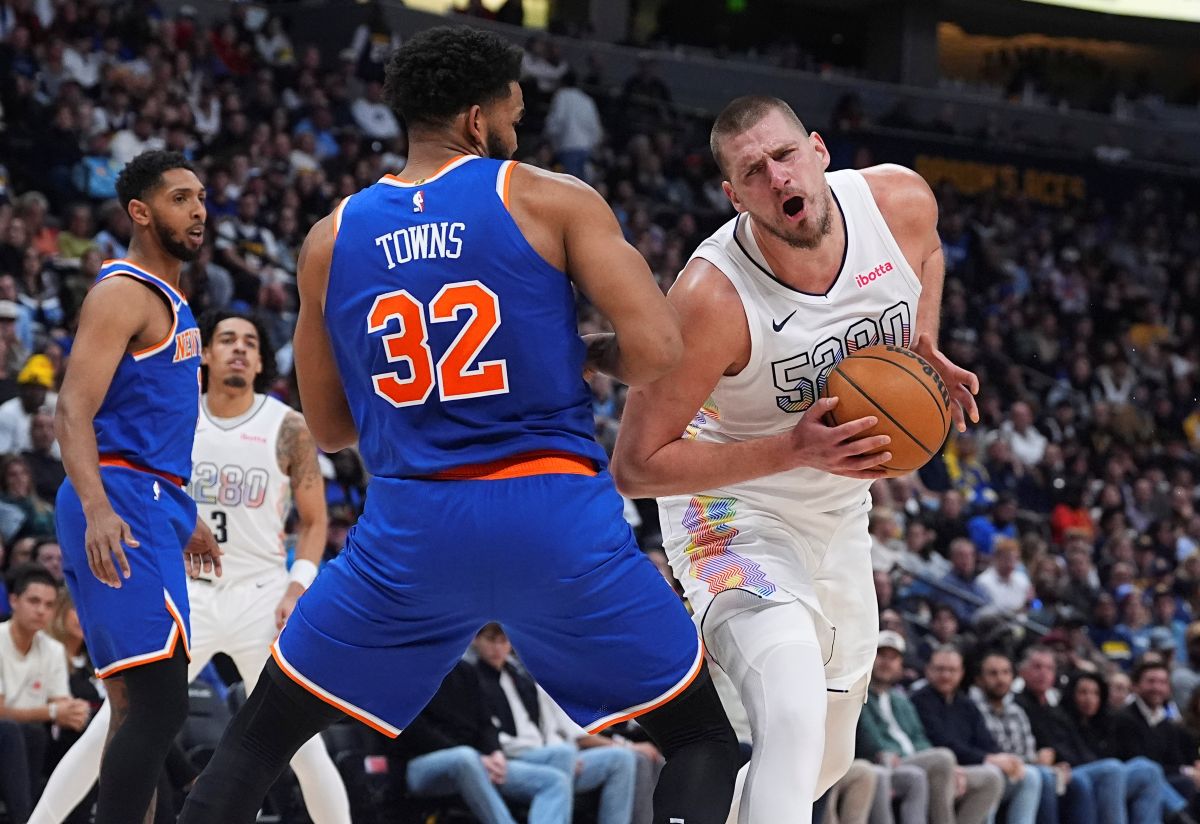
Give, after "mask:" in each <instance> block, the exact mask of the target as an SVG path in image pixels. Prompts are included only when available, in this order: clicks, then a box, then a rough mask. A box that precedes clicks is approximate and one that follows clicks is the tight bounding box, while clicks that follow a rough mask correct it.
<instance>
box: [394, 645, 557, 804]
mask: <svg viewBox="0 0 1200 824" xmlns="http://www.w3.org/2000/svg"><path fill="white" fill-rule="evenodd" d="M395 746H396V748H397V753H398V754H399V755H400V756H401V757H404V758H405V759H406V760H407V764H406V766H405V768H404V776H405V779H406V782H407V785H408V791H409V792H410V793H411V794H412V795H414V796H418V797H438V796H445V795H454V794H458V795H460V796H462V799H463V801H464V802H465V803H466V805H467V807H468V809H470V810H471V813H472V814H473V815H474V816H475V817H476V818H477V819H479V820H480V821H481V822H483V824H516V822H515V820H514V819H513V816H512V813H510V812H509V810H508V807H507V806H506V805H505V803H504V799H506V798H511V799H515V800H518V801H522V802H525V803H527V804H528V805H529V820H528V824H568V822H569V821H570V818H571V816H570V811H571V796H572V790H571V780H570V778H568V777H567V776H565V775H563V774H562V773H561V772H559V771H558V770H556V769H555V768H553V767H547V766H543V765H541V764H531V763H528V762H524V761H515V760H514V761H509V760H508V758H507V757H506V756H505V755H504V750H503V749H501V747H500V739H499V733H498V730H497V729H496V727H495V726H494V725H493V723H492V717H491V713H490V712H489V711H488V706H487V699H486V698H485V696H484V691H483V684H482V683H481V682H480V679H479V671H478V670H477V669H476V667H475V665H474V664H471V663H468V662H467V661H460V662H459V663H458V664H456V665H455V667H454V669H452V670H450V674H449V675H447V676H446V678H445V680H444V681H442V685H441V686H440V687H439V688H438V691H437V692H436V693H434V696H433V698H431V699H430V700H429V703H428V704H427V705H426V707H425V709H423V710H421V713H420V715H418V716H417V717H416V718H414V719H413V721H412V723H411V724H409V726H408V727H407V728H406V729H405V730H404V735H402V736H400V737H399V738H397V739H396V745H395Z"/></svg>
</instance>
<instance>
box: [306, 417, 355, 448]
mask: <svg viewBox="0 0 1200 824" xmlns="http://www.w3.org/2000/svg"><path fill="white" fill-rule="evenodd" d="M308 430H309V432H311V433H312V436H313V440H314V441H316V443H317V448H318V449H320V450H321V451H322V452H325V453H327V454H329V455H332V454H333V453H335V452H341V451H342V450H343V449H349V448H350V447H352V446H354V445H355V444H356V443H358V431H357V430H356V429H355V428H354V426H353V425H345V424H324V425H322V424H318V423H316V421H313V420H309V422H308Z"/></svg>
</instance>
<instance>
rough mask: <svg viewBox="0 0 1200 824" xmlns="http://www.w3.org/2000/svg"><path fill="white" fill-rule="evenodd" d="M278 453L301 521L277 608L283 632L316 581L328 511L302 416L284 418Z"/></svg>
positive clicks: (293, 415)
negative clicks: (301, 600)
mask: <svg viewBox="0 0 1200 824" xmlns="http://www.w3.org/2000/svg"><path fill="white" fill-rule="evenodd" d="M276 452H277V457H278V459H279V465H280V467H281V468H282V469H283V471H284V472H286V473H287V476H288V479H289V480H290V481H291V487H292V502H293V503H294V504H295V505H296V515H297V517H298V520H299V526H298V528H297V533H298V534H297V541H296V559H295V560H294V561H293V562H292V569H291V573H290V575H289V576H288V577H289V583H288V588H287V592H285V593H284V595H283V598H282V599H281V600H280V601H279V604H278V606H276V608H275V625H276V626H277V627H278V628H279V629H283V625H284V624H285V623H287V619H288V618H289V617H290V616H291V614H292V610H293V609H295V608H296V601H298V600H299V599H300V596H301V595H303V594H304V590H306V589H308V587H309V586H310V585H311V584H312V582H313V579H315V578H316V577H317V567H318V565H319V564H320V563H321V555H322V554H324V552H325V533H326V525H327V524H328V520H329V515H328V512H327V511H326V509H325V483H324V481H322V480H321V469H320V467H319V466H317V445H316V443H315V442H314V441H313V437H312V434H311V433H310V432H309V431H308V426H307V425H306V424H305V423H304V417H303V416H302V415H300V413H298V412H291V413H289V414H288V416H287V417H286V418H284V420H283V425H282V427H281V428H280V431H279V440H278V446H277V447H276Z"/></svg>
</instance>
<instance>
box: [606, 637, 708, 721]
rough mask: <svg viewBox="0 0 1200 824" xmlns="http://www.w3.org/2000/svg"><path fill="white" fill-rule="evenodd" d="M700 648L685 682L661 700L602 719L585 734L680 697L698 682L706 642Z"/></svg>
mask: <svg viewBox="0 0 1200 824" xmlns="http://www.w3.org/2000/svg"><path fill="white" fill-rule="evenodd" d="M699 646H700V648H699V650H698V651H697V653H696V660H695V662H694V663H693V664H692V669H691V671H690V672H689V673H688V674H687V675H686V676H685V677H684V679H683V681H681V682H680V683H678V684H676V685H675V686H674V687H672V688H671V689H670V690H669V691H668V692H667V693H666V694H665V695H663V696H662V697H661V698H656V699H654V700H653V701H651V702H650V703H648V704H640V705H638V706H636V707H631V708H630V709H628V710H626V711H624V712H622V713H618V714H617V716H616V717H614V716H611V715H610V716H608V717H607V718H601V719H600V720H599V721H597V722H596V723H595V724H593V725H592V726H590V727H584V732H586V733H588V734H589V735H595V734H596V733H598V732H600V731H601V730H606V729H608V728H609V727H611V726H612V725H613V724H620V723H621V722H622V721H628V720H630V719H631V718H637V717H638V716H639V715H645V714H646V713H648V712H651V711H653V710H656V709H658V708H659V707H661V706H663V705H664V704H667V703H669V702H670V701H673V700H674V699H675V698H677V697H679V695H680V694H682V693H683V691H684V690H686V689H687V688H688V687H690V686H691V685H692V682H693V681H695V680H696V676H697V675H699V674H700V665H701V664H703V663H704V642H703V641H700V642H699Z"/></svg>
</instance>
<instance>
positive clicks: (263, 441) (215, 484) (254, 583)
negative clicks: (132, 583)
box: [188, 395, 292, 688]
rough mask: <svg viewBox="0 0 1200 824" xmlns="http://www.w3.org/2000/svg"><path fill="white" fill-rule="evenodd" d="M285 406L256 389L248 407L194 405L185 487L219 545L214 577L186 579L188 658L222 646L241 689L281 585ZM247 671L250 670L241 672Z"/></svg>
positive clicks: (260, 649) (200, 658) (270, 623)
mask: <svg viewBox="0 0 1200 824" xmlns="http://www.w3.org/2000/svg"><path fill="white" fill-rule="evenodd" d="M289 412H291V409H290V408H289V407H288V406H287V405H286V404H283V403H280V402H279V401H277V400H275V399H274V398H272V397H269V396H266V395H255V396H254V403H253V405H252V406H251V407H250V411H248V412H247V413H245V414H244V415H241V416H239V417H238V418H234V419H229V420H226V419H222V418H214V417H212V415H210V414H209V412H208V404H207V401H206V402H204V403H201V404H200V418H199V420H198V421H197V423H196V440H195V445H194V446H193V447H192V481H191V483H190V484H189V485H188V494H190V495H191V496H192V498H193V499H194V500H195V501H196V509H197V511H198V512H199V515H200V517H201V518H202V519H203V520H204V522H205V523H207V524H208V526H209V528H210V529H211V530H212V533H213V537H214V538H216V540H217V543H218V544H219V545H220V547H221V552H222V553H223V554H222V555H221V577H220V578H201V579H197V580H192V579H189V580H188V599H189V601H190V602H191V619H192V620H191V623H192V661H193V667H194V666H195V664H197V663H199V665H200V667H203V666H204V664H205V663H207V662H208V660H209V659H211V658H212V656H213V655H215V654H216V653H218V652H224V653H225V654H226V655H228V656H229V657H230V658H232V659H233V661H234V663H235V664H236V665H237V667H238V671H239V672H240V673H241V676H242V678H244V679H246V686H247V688H249V687H251V686H253V683H254V679H256V678H257V677H258V671H259V670H261V669H262V665H263V664H264V663H266V656H267V654H268V651H269V649H270V646H271V642H272V641H274V640H275V635H276V633H277V630H276V628H275V607H276V606H277V605H278V604H279V599H280V598H282V597H283V594H284V592H286V591H287V587H288V578H287V569H286V567H285V549H284V546H283V538H284V532H283V522H284V518H285V517H286V516H287V513H288V509H289V508H290V506H291V499H292V496H291V480H290V479H289V478H288V476H287V474H286V473H285V472H284V471H283V470H282V469H280V467H279V455H278V453H277V451H276V450H277V447H278V441H279V432H280V429H281V427H282V425H283V420H284V418H285V417H287V415H288V413H289ZM247 670H249V671H247Z"/></svg>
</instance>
